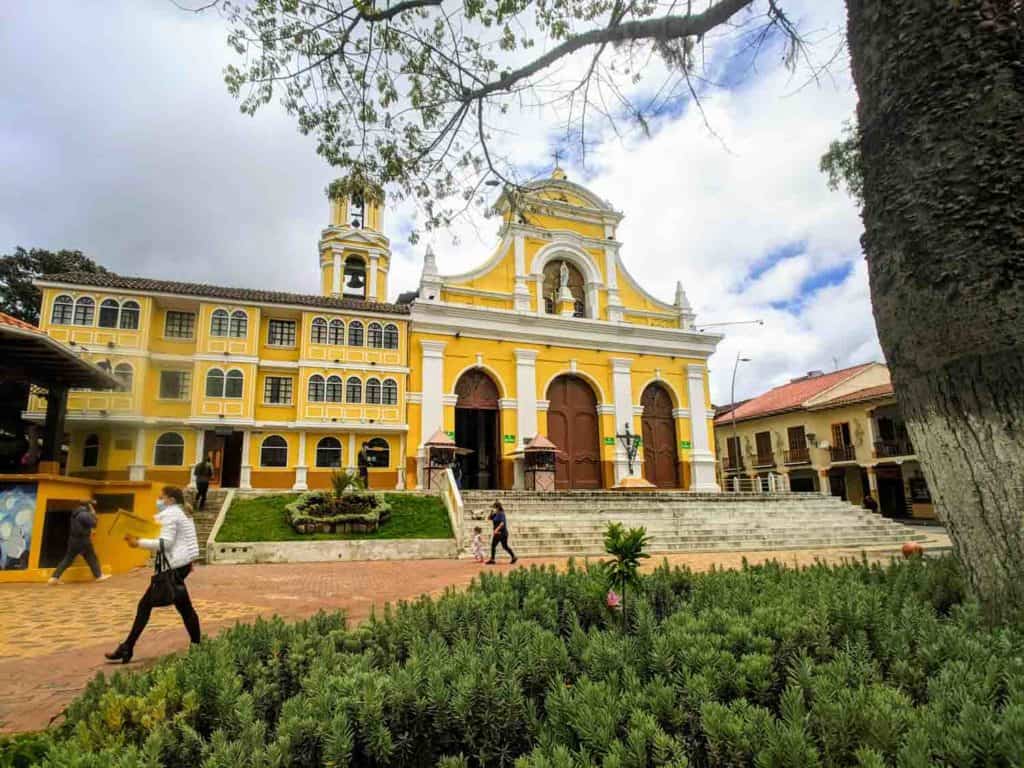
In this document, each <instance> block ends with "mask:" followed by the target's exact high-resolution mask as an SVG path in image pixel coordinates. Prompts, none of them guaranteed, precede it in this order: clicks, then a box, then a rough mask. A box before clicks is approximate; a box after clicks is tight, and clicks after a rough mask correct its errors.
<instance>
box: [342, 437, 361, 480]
mask: <svg viewBox="0 0 1024 768" xmlns="http://www.w3.org/2000/svg"><path fill="white" fill-rule="evenodd" d="M345 467H346V468H347V469H348V470H349V471H350V472H351V471H354V470H356V469H358V468H359V451H358V450H356V433H355V432H349V433H348V464H346V465H345Z"/></svg>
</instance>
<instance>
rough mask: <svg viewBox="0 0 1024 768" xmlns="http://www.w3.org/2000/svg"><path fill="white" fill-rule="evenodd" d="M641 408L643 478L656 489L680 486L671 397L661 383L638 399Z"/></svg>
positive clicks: (647, 389) (650, 386)
mask: <svg viewBox="0 0 1024 768" xmlns="http://www.w3.org/2000/svg"><path fill="white" fill-rule="evenodd" d="M640 403H641V405H643V407H644V415H643V438H644V479H646V480H647V482H649V483H651V484H653V485H656V486H658V487H659V488H678V487H679V463H678V461H677V459H676V457H677V455H678V454H677V452H676V420H675V417H673V416H672V398H671V396H670V395H669V393H668V391H667V390H666V389H665V388H664V387H663V386H661V385H660V384H651V385H649V386H648V387H647V388H646V389H645V390H644V393H643V395H642V396H641V398H640Z"/></svg>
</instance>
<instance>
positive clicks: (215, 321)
mask: <svg viewBox="0 0 1024 768" xmlns="http://www.w3.org/2000/svg"><path fill="white" fill-rule="evenodd" d="M229 319H230V318H229V317H228V311H227V310H226V309H215V310H213V314H212V315H211V316H210V335H211V336H227V335H228V321H229Z"/></svg>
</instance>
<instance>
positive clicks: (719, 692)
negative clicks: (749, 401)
mask: <svg viewBox="0 0 1024 768" xmlns="http://www.w3.org/2000/svg"><path fill="white" fill-rule="evenodd" d="M607 586H608V582H607V579H606V574H605V572H604V571H602V570H601V569H598V568H580V567H571V568H570V569H569V571H568V572H567V573H564V574H558V573H556V572H555V571H554V569H551V568H547V569H541V568H534V569H531V570H529V571H527V570H523V569H520V570H515V571H512V572H511V573H509V574H508V575H507V576H504V577H502V576H497V575H492V574H485V575H484V576H483V577H482V578H481V579H480V581H479V582H478V583H476V584H475V585H474V586H473V587H472V588H471V589H470V590H468V591H467V592H462V593H460V592H450V593H448V594H446V595H445V596H444V597H442V598H440V599H436V600H428V599H421V600H418V601H416V602H413V603H409V604H403V605H400V606H398V607H397V608H392V609H388V610H386V611H384V614H383V615H382V616H379V617H376V618H374V619H371V620H370V621H369V622H367V623H365V624H363V625H362V626H360V627H357V628H354V629H351V630H347V629H346V628H345V625H344V621H343V619H342V617H340V616H338V615H319V616H316V617H314V618H312V619H310V620H309V621H305V622H300V623H297V624H286V623H284V622H282V621H279V620H273V621H259V622H257V623H256V624H253V625H248V626H239V627H237V628H235V629H233V630H231V631H229V632H227V633H225V634H224V635H222V636H221V637H220V638H218V639H215V640H213V641H210V642H208V643H205V644H204V645H202V646H200V647H198V648H196V649H193V650H192V651H190V652H189V654H188V655H186V656H184V657H179V658H173V659H168V660H166V661H164V662H162V663H160V664H159V665H158V666H157V667H155V668H154V669H152V670H150V671H148V672H145V673H143V674H138V675H127V676H125V675H115V676H114V677H112V678H110V679H103V678H97V679H96V680H94V681H93V682H92V683H91V684H90V686H89V687H88V689H87V690H86V691H85V693H84V694H83V695H82V696H81V697H80V698H79V699H78V700H77V701H76V702H75V704H74V705H73V706H72V707H71V708H70V710H69V712H68V717H67V722H66V723H65V724H64V725H62V726H61V727H60V728H59V729H58V730H57V731H55V732H53V733H52V734H51V736H52V738H53V745H50V746H47V745H46V743H45V742H40V743H41V744H42V749H43V750H44V751H46V757H45V758H44V759H43V764H44V765H47V766H66V765H68V766H82V767H83V768H85V767H91V766H115V767H116V768H125V767H127V766H133V767H134V766H140V767H141V766H147V767H149V766H207V767H209V768H213V767H216V768H221V767H224V768H227V766H232V767H234V766H248V767H254V768H255V767H259V768H262V767H264V766H266V768H271V766H275V767H276V766H295V767H296V768H298V767H300V766H303V767H304V766H311V767H312V766H341V765H366V766H435V765H438V766H444V767H445V768H470V767H472V766H483V765H486V766H508V765H513V764H515V765H518V766H519V768H575V767H576V766H586V765H600V766H607V767H608V768H641V767H643V768H646V767H648V766H674V767H676V768H681V767H682V766H691V767H693V766H757V767H758V768H796V767H797V766H823V767H825V766H861V767H862V768H880V767H881V766H897V767H898V768H917V767H918V766H921V767H922V768H923V767H924V766H935V765H940V766H957V767H960V766H1002V765H1006V766H1011V765H1012V766H1018V765H1024V632H1022V631H1021V629H1020V628H1019V627H1017V626H1002V627H997V628H986V627H985V626H984V625H983V623H982V622H981V621H980V619H979V614H978V610H977V608H976V606H975V605H974V604H973V603H970V602H965V599H964V596H963V590H962V581H961V578H960V575H959V573H958V571H957V568H956V565H955V563H954V562H953V561H952V560H939V561H914V562H906V563H900V564H896V565H893V566H889V567H884V568H883V567H879V566H871V565H868V564H866V563H854V564H849V565H845V566H842V567H828V566H823V565H819V566H815V567H812V568H808V569H804V570H802V571H794V570H791V569H787V568H784V567H782V566H780V565H766V566H760V567H745V568H744V569H743V570H740V571H725V572H715V573H709V574H692V573H689V572H686V571H680V570H670V569H668V568H667V567H662V568H660V569H658V570H656V571H655V572H654V573H652V574H650V575H647V576H642V577H640V579H639V580H638V582H637V583H636V585H635V586H634V587H632V591H631V595H632V596H633V597H632V599H631V604H632V608H631V610H630V612H629V621H628V623H627V625H626V626H625V627H623V623H622V621H621V616H620V615H613V614H612V613H611V612H610V611H609V609H608V608H607V606H606V604H605V594H606V591H607ZM0 764H2V763H0Z"/></svg>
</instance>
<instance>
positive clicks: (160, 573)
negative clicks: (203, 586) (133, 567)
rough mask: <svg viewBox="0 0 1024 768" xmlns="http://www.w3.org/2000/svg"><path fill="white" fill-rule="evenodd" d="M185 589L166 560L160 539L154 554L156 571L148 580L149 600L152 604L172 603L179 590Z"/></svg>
mask: <svg viewBox="0 0 1024 768" xmlns="http://www.w3.org/2000/svg"><path fill="white" fill-rule="evenodd" d="M184 590H185V585H184V584H182V583H181V579H179V578H178V574H177V572H176V571H174V570H173V569H172V568H171V564H170V562H169V561H168V560H167V553H166V552H164V542H163V539H161V540H160V549H159V551H158V552H157V555H156V573H154V574H153V578H151V579H150V580H149V602H150V604H152V605H154V606H158V607H159V606H164V605H174V601H175V599H176V598H177V597H178V594H179V593H180V592H183V591H184Z"/></svg>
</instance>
